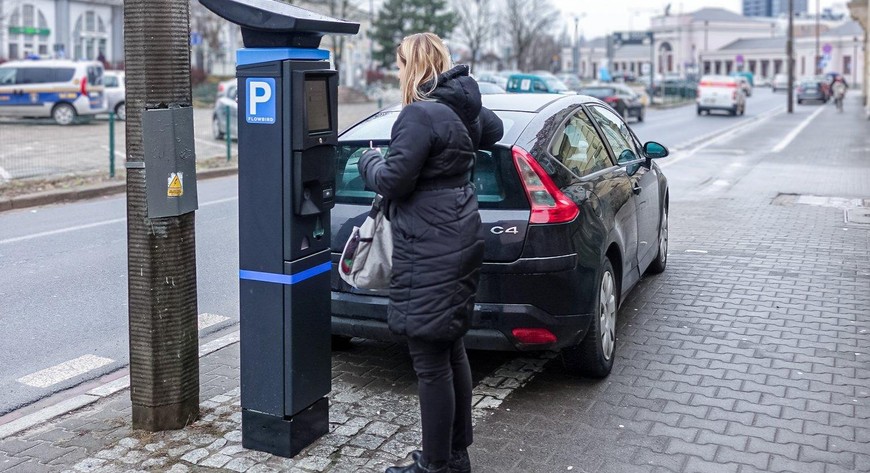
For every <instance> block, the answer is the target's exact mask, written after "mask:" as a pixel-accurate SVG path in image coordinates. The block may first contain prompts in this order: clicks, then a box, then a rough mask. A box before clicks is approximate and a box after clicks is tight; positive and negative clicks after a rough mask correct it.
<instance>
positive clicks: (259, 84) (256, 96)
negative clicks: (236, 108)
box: [245, 78, 275, 125]
mask: <svg viewBox="0 0 870 473" xmlns="http://www.w3.org/2000/svg"><path fill="white" fill-rule="evenodd" d="M245 90H246V94H247V103H248V109H247V110H245V121H247V122H248V123H251V124H255V125H271V124H273V123H275V79H268V78H262V79H261V78H252V79H248V80H247V81H246V82H245Z"/></svg>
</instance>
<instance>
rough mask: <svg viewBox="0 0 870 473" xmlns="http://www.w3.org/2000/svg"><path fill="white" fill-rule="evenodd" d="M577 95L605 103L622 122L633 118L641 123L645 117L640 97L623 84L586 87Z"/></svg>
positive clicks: (644, 109) (644, 108)
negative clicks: (620, 117)
mask: <svg viewBox="0 0 870 473" xmlns="http://www.w3.org/2000/svg"><path fill="white" fill-rule="evenodd" d="M579 93H580V94H582V95H588V96H590V97H595V98H597V99H601V100H603V101H605V102H607V104H608V105H610V106H611V107H613V108H614V110H616V112H617V113H619V115H620V116H622V118H623V119H624V120H628V119H629V118H630V117H635V118H637V121H639V122H642V121H643V119H644V116H645V115H646V107H645V106H644V104H643V101H642V100H641V97H640V95H639V94H637V93H636V92H635V91H633V90H631V88H630V87H628V86H626V85H623V84H606V85H593V86H586V87H583V88H581V89H580V90H579Z"/></svg>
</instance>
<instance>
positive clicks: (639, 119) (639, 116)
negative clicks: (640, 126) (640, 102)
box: [637, 108, 645, 123]
mask: <svg viewBox="0 0 870 473" xmlns="http://www.w3.org/2000/svg"><path fill="white" fill-rule="evenodd" d="M644 113H645V111H644V109H643V108H641V109H640V113H638V114H637V121H638V123H640V122H642V121H643V115H644Z"/></svg>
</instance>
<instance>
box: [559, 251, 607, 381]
mask: <svg viewBox="0 0 870 473" xmlns="http://www.w3.org/2000/svg"><path fill="white" fill-rule="evenodd" d="M614 274H615V273H614V271H613V265H612V264H611V263H610V260H609V259H605V260H604V267H603V268H602V271H601V279H600V281H599V282H598V307H597V309H596V314H595V316H594V317H593V318H592V322H591V323H590V325H589V331H588V332H587V333H586V336H585V337H584V338H583V340H582V341H581V342H580V344H579V345H576V346H573V347H568V348H566V349H564V350H562V360H563V361H564V363H565V366H567V367H568V368H569V369H571V370H574V371H577V372H578V373H580V374H583V375H586V376H591V377H593V378H603V377H605V376H607V375H608V374H610V370H611V369H613V358H614V355H616V309H617V307H618V305H619V304H618V302H619V288H618V287H617V285H616V278H615V276H614Z"/></svg>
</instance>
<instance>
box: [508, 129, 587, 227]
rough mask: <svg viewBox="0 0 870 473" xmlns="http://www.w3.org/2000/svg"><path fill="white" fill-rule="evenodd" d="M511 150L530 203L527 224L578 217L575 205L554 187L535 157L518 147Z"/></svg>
mask: <svg viewBox="0 0 870 473" xmlns="http://www.w3.org/2000/svg"><path fill="white" fill-rule="evenodd" d="M512 151H513V157H514V165H515V166H516V168H517V172H518V173H519V175H520V181H521V182H522V184H523V189H524V190H525V191H526V196H527V197H528V198H529V203H530V204H532V215H531V216H530V217H529V223H565V222H570V221H571V220H574V219H575V218H577V215H579V214H580V209H578V208H577V204H575V203H574V202H573V201H572V200H571V199H569V198H568V197H567V196H566V195H565V194H563V193H562V191H561V190H559V188H558V187H556V183H554V182H553V180H552V179H550V176H549V175H548V174H547V172H546V171H544V169H543V168H542V167H541V165H540V164H538V162H537V161H535V158H533V157H532V155H531V154H529V152H528V151H526V150H524V149H522V148H520V147H519V146H514V147H513V150H512Z"/></svg>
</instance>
